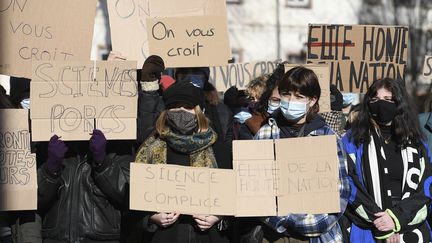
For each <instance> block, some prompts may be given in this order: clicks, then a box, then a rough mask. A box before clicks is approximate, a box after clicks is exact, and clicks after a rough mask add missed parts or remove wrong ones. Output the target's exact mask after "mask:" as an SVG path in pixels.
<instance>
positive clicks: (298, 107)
mask: <svg viewBox="0 0 432 243" xmlns="http://www.w3.org/2000/svg"><path fill="white" fill-rule="evenodd" d="M280 108H281V111H282V114H283V116H284V117H285V119H287V120H289V121H296V120H300V119H301V118H303V117H304V116H305V115H306V112H307V103H303V102H293V101H291V102H289V101H285V100H281V104H280Z"/></svg>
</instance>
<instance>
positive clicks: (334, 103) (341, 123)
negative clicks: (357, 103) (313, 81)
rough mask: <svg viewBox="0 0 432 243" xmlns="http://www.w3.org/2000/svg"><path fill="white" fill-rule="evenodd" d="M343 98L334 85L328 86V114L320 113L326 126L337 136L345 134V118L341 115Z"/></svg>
mask: <svg viewBox="0 0 432 243" xmlns="http://www.w3.org/2000/svg"><path fill="white" fill-rule="evenodd" d="M342 107H343V96H342V94H341V92H339V90H338V89H337V88H336V85H334V84H332V85H330V109H331V111H329V112H323V113H320V115H321V116H322V117H323V118H324V120H325V121H326V123H327V125H329V126H330V128H331V129H333V131H334V132H335V133H336V134H337V135H338V136H341V135H342V134H344V133H345V131H344V127H345V117H344V114H343V113H342Z"/></svg>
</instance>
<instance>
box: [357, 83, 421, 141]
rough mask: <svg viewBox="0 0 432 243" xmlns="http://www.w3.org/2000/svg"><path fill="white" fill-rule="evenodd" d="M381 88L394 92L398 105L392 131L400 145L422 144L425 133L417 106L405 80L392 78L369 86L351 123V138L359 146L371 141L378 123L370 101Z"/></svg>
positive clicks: (394, 98)
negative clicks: (407, 90) (410, 95)
mask: <svg viewBox="0 0 432 243" xmlns="http://www.w3.org/2000/svg"><path fill="white" fill-rule="evenodd" d="M381 88H385V89H387V90H388V91H390V92H392V96H393V100H394V102H395V104H396V107H397V113H396V116H395V117H394V119H393V121H392V125H391V131H392V134H393V136H394V137H395V139H396V142H397V143H398V145H399V146H405V145H407V143H409V142H411V143H414V144H417V145H418V144H420V143H421V139H422V138H423V135H422V132H421V130H420V126H419V122H418V118H417V112H416V111H415V106H414V105H412V103H411V101H410V99H409V97H408V94H407V92H406V90H405V85H404V83H403V81H401V80H394V79H391V78H384V79H380V80H377V81H375V82H374V83H373V84H372V85H371V86H370V87H369V90H368V91H367V92H366V94H365V96H364V99H363V102H362V103H361V104H360V107H359V110H358V114H357V117H356V119H354V121H353V122H352V124H351V140H352V141H353V142H354V143H355V144H356V145H357V146H359V145H360V144H362V143H369V142H370V136H371V132H372V129H374V128H375V127H376V123H375V122H374V121H373V120H372V117H371V114H370V110H369V102H370V100H371V99H372V98H374V97H375V96H376V94H377V91H378V90H379V89H381Z"/></svg>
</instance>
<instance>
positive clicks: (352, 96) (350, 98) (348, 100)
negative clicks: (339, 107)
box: [342, 93, 356, 107]
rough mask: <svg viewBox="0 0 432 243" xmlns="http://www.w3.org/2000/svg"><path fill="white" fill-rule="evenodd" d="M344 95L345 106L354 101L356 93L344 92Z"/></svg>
mask: <svg viewBox="0 0 432 243" xmlns="http://www.w3.org/2000/svg"><path fill="white" fill-rule="evenodd" d="M342 97H343V106H344V107H346V106H349V105H351V104H352V103H353V102H354V99H355V97H356V94H354V93H342Z"/></svg>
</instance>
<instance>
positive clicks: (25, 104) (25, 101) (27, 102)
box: [20, 98, 30, 110]
mask: <svg viewBox="0 0 432 243" xmlns="http://www.w3.org/2000/svg"><path fill="white" fill-rule="evenodd" d="M20 104H21V107H22V108H24V109H27V110H30V98H27V99H23V100H21V102H20Z"/></svg>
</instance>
